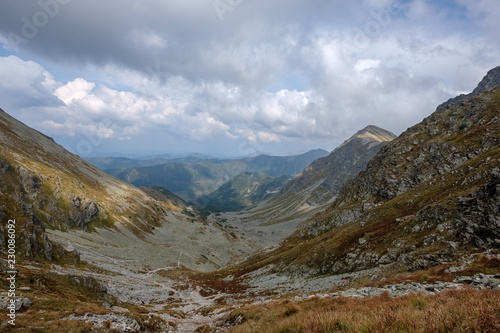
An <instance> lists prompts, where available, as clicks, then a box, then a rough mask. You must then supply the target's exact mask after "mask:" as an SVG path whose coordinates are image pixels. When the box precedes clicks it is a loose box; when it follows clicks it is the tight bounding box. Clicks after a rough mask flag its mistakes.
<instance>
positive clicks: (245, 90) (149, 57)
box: [0, 0, 500, 148]
mask: <svg viewBox="0 0 500 333" xmlns="http://www.w3.org/2000/svg"><path fill="white" fill-rule="evenodd" d="M498 8H499V5H498V1H496V0H480V1H478V2H475V5H471V4H470V3H468V2H467V1H465V0H456V1H455V0H450V1H445V2H429V1H424V0H357V1H349V2H347V1H340V0H338V1H325V0H313V1H309V2H305V1H299V0H290V1H285V0H273V1H267V2H263V1H249V0H203V1H201V0H169V1H164V0H162V1H159V0H158V1H157V0H148V1H131V0H127V1H124V0H107V1H102V0H101V1H97V0H85V1H84V0H39V1H14V0H6V1H2V2H1V3H0V43H1V44H3V46H4V49H5V50H6V51H5V52H8V53H10V54H13V55H18V56H19V57H20V58H22V59H25V60H28V59H37V60H36V61H39V62H44V63H45V64H49V65H50V66H51V68H55V69H56V70H57V71H59V72H65V71H68V72H72V73H76V74H75V75H76V76H75V77H73V78H71V79H70V80H69V81H70V82H59V81H58V77H57V76H58V75H57V73H48V72H47V71H46V70H45V69H44V68H43V67H42V66H41V65H39V64H37V63H34V62H23V60H21V59H20V58H18V57H15V56H12V57H9V58H0V75H3V76H5V75H12V74H9V73H12V71H14V72H15V73H17V77H16V80H15V81H14V82H16V85H15V87H16V91H17V93H14V92H13V90H12V89H13V88H12V89H11V88H9V87H4V89H3V90H2V91H0V98H3V99H4V100H7V101H9V103H10V104H9V105H12V106H13V107H16V108H20V109H21V110H22V112H21V111H20V112H21V113H27V112H32V111H30V110H32V108H31V107H32V106H35V107H36V105H38V106H39V109H38V110H37V111H36V112H37V119H39V123H40V124H42V125H41V126H42V127H43V128H44V129H45V130H47V131H49V132H50V131H54V132H57V133H58V134H60V135H64V133H65V132H66V134H67V135H75V134H77V133H78V131H87V132H90V133H100V135H103V136H105V137H106V138H109V139H110V140H112V139H114V138H115V139H120V140H126V139H127V138H130V137H131V136H134V135H135V138H136V139H138V140H139V139H140V140H139V141H141V142H142V141H144V140H145V138H146V136H147V135H148V133H150V132H151V131H152V130H155V131H157V132H158V133H160V132H161V131H162V130H163V131H167V132H168V133H171V134H174V136H177V137H179V138H185V140H187V141H185V142H186V143H187V142H193V140H194V141H196V140H198V141H206V140H214V142H221V140H226V141H228V140H229V141H231V140H233V141H238V140H241V139H243V140H247V141H248V142H252V143H255V145H256V146H259V147H260V146H261V145H262V144H264V143H266V142H267V143H269V142H273V143H278V142H282V143H285V142H299V141H308V142H311V145H313V144H314V142H319V141H321V142H324V141H328V140H330V141H335V142H338V140H342V139H344V138H345V137H346V136H348V135H350V134H352V133H353V132H355V131H357V130H359V128H362V127H364V126H366V125H368V124H370V123H373V124H376V125H379V126H382V127H386V128H387V129H389V130H392V131H394V132H399V131H402V130H404V129H405V128H406V127H408V126H410V125H412V124H414V123H415V122H418V121H420V120H421V119H422V118H423V117H424V116H426V115H428V114H429V113H430V112H431V111H432V110H433V109H434V108H435V106H436V105H437V104H439V103H441V102H442V101H443V100H445V99H447V98H449V97H452V96H454V95H455V94H457V93H459V92H462V91H467V90H469V91H470V90H472V89H473V88H474V85H475V84H476V83H477V82H478V81H479V80H480V79H481V77H482V76H483V75H484V74H485V73H486V71H487V70H488V69H490V68H491V67H494V66H496V65H498V63H497V62H498V52H499V50H500V45H499V42H498V36H497V33H496V31H498V30H495V29H497V28H498V20H497V14H498V13H499V9H498ZM35 67H36V68H35ZM79 70H80V71H79ZM30 72H33V73H38V74H36V75H33V74H31V73H30ZM52 75H54V76H55V78H52ZM9 89H10V90H9ZM23 89H24V90H23ZM20 91H24V92H25V94H26V96H25V97H24V98H23V97H22V96H20V95H19V92H20ZM16 96H17V97H16ZM23 101H25V104H23ZM62 101H64V103H63V104H61V103H62ZM28 109H29V110H28ZM44 117H45V118H46V119H44ZM103 117H106V118H109V119H111V120H112V121H113V123H114V124H115V125H116V126H115V128H114V129H113V130H112V131H111V130H110V129H109V128H108V129H106V128H103V126H99V119H102V118H103ZM116 145H118V143H117V144H116ZM332 148H333V147H332Z"/></svg>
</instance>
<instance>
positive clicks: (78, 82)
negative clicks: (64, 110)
mask: <svg viewBox="0 0 500 333" xmlns="http://www.w3.org/2000/svg"><path fill="white" fill-rule="evenodd" d="M94 87H95V83H93V82H87V81H85V80H84V79H82V78H77V79H75V80H74V81H71V82H68V83H67V84H66V85H64V86H62V87H59V88H57V89H56V90H55V92H54V95H56V96H57V98H59V99H60V100H61V101H63V102H64V103H65V104H66V105H69V104H70V103H71V102H73V101H74V100H78V99H83V98H84V97H86V96H88V95H89V94H90V92H91V91H92V89H94Z"/></svg>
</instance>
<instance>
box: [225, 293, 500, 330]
mask: <svg viewBox="0 0 500 333" xmlns="http://www.w3.org/2000/svg"><path fill="white" fill-rule="evenodd" d="M231 319H232V320H233V321H235V320H236V319H237V320H239V322H241V321H244V323H243V324H241V325H237V326H235V327H233V328H232V329H231V330H230V332H276V333H278V332H279V333H285V332H290V333H292V332H304V333H308V332H310V333H313V332H499V331H500V291H498V290H496V291H493V290H473V289H463V290H449V291H445V292H442V293H439V294H436V295H432V296H429V295H423V294H411V295H408V296H404V297H399V298H392V297H390V296H388V295H387V294H386V295H381V296H378V297H373V298H367V299H353V298H345V297H339V298H335V299H321V298H312V299H309V300H307V301H303V302H298V303H294V302H291V301H289V300H287V301H281V302H275V303H271V304H267V305H265V306H251V307H246V308H242V309H239V310H235V311H233V313H232V314H231V316H230V319H229V321H231Z"/></svg>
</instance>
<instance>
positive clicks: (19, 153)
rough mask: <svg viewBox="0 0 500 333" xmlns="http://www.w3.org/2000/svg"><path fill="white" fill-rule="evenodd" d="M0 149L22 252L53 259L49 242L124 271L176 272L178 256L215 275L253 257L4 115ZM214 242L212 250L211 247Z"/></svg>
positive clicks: (2, 179)
mask: <svg viewBox="0 0 500 333" xmlns="http://www.w3.org/2000/svg"><path fill="white" fill-rule="evenodd" d="M0 143H1V144H0V165H1V167H0V196H1V198H2V200H1V203H0V211H1V212H2V214H3V216H5V219H4V218H3V219H2V221H1V222H2V225H3V224H4V223H7V221H6V219H12V217H13V216H19V219H20V223H21V222H22V225H23V226H24V221H25V220H28V222H27V225H26V231H24V230H18V234H17V236H18V237H19V242H20V244H26V251H27V253H31V252H33V251H35V252H39V253H41V256H45V257H49V258H50V257H51V254H50V253H51V250H50V249H51V245H50V244H51V243H50V242H49V241H48V239H51V240H53V241H56V243H59V244H63V245H64V247H66V248H68V249H70V250H71V251H74V250H75V249H76V250H78V251H79V252H80V254H81V256H82V257H84V258H87V259H89V260H94V261H99V260H98V258H108V257H113V256H114V259H109V258H108V259H106V261H107V262H108V263H111V264H113V263H114V262H117V261H116V259H117V258H120V260H123V262H124V263H125V262H127V263H128V264H127V265H125V264H124V265H123V266H129V267H128V268H129V269H131V268H135V269H143V267H145V266H148V267H151V268H158V267H167V266H169V265H171V266H176V265H178V263H179V253H182V260H181V263H182V264H183V265H184V266H187V267H191V268H198V269H214V268H218V267H221V266H224V265H225V264H226V263H227V262H228V261H229V260H234V259H235V258H236V257H238V256H239V255H245V254H246V253H248V252H251V251H253V248H252V246H250V245H249V244H248V243H246V242H244V241H241V240H240V239H238V238H237V237H236V236H235V235H234V233H233V235H230V234H229V233H228V232H226V231H225V230H222V229H221V228H219V227H218V226H211V225H207V224H206V223H205V222H204V221H203V220H202V219H201V218H200V217H199V216H198V215H197V214H195V213H193V212H190V214H189V215H186V214H183V211H184V212H185V208H186V207H185V206H184V205H183V204H182V203H181V202H179V200H178V198H177V199H176V198H174V197H170V198H166V197H164V198H163V200H155V199H153V198H152V197H151V196H149V195H148V194H146V193H144V192H143V191H141V190H139V189H138V188H135V187H134V186H132V185H130V184H127V183H125V182H123V181H121V180H118V179H116V178H114V177H111V176H109V175H108V174H106V173H104V172H103V171H101V170H99V169H97V168H96V167H94V166H92V165H91V164H89V163H87V162H85V161H84V160H82V159H80V158H79V157H78V156H76V155H73V154H71V153H69V152H67V151H66V150H64V149H63V148H62V147H61V146H59V145H58V144H56V143H55V142H54V141H53V140H52V139H51V138H49V137H47V136H45V135H43V134H41V133H39V132H37V131H35V130H33V129H31V128H29V127H27V126H25V125H24V124H22V123H20V122H19V121H17V120H15V119H14V118H12V117H10V116H9V115H8V114H7V113H5V112H4V111H2V110H0ZM26 233H28V234H26ZM2 236H4V237H0V238H1V239H2V240H3V242H0V245H2V247H1V250H2V251H5V237H6V235H5V234H2ZM212 241H215V242H216V244H218V248H217V249H214V248H211V246H209V245H208V244H210V243H211V242H212ZM30 249H31V250H30ZM52 249H55V247H52ZM30 251H31V252H30ZM52 253H53V254H54V255H55V254H56V251H55V250H53V251H52ZM35 256H36V255H35ZM61 256H62V252H61ZM61 256H60V257H61ZM56 257H57V256H56ZM100 264H103V263H102V262H101V263H100ZM120 265H121V264H120Z"/></svg>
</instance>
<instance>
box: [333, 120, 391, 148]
mask: <svg viewBox="0 0 500 333" xmlns="http://www.w3.org/2000/svg"><path fill="white" fill-rule="evenodd" d="M395 138H397V136H396V135H395V134H394V133H392V132H389V131H387V130H385V129H383V128H380V127H378V126H375V125H369V126H366V127H365V128H363V129H362V130H360V131H359V132H357V133H356V134H354V135H353V136H351V137H350V138H349V139H347V140H346V141H344V142H343V143H342V144H341V145H340V146H339V148H340V147H343V146H345V145H346V144H348V143H349V142H351V141H353V140H355V139H362V140H364V139H368V140H366V141H367V143H368V142H388V141H392V140H394V139H395Z"/></svg>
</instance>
